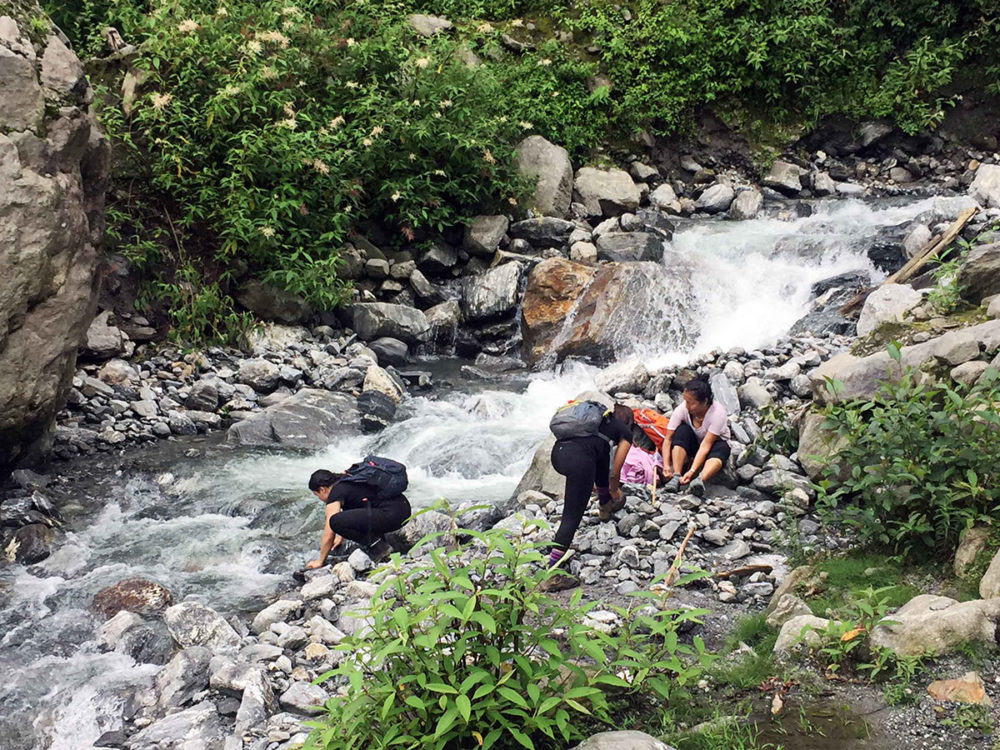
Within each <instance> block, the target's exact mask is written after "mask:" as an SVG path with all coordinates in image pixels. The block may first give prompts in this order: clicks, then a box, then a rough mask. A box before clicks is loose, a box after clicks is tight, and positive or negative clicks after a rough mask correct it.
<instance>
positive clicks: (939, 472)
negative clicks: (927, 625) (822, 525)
mask: <svg viewBox="0 0 1000 750" xmlns="http://www.w3.org/2000/svg"><path fill="white" fill-rule="evenodd" d="M890 351H891V353H892V354H893V355H894V357H895V358H896V360H897V361H898V360H899V351H898V349H896V348H894V347H890ZM834 385H835V386H836V384H834ZM998 404H1000V375H998V373H997V371H996V369H994V368H990V369H988V370H987V371H986V373H985V375H984V376H983V378H982V379H981V381H980V382H979V383H978V384H976V385H974V386H972V387H971V388H970V387H965V386H962V385H955V386H954V387H951V386H949V385H946V384H944V383H937V384H927V383H925V382H924V378H923V377H922V376H921V374H920V373H916V372H913V371H912V370H909V369H907V370H906V371H905V372H904V373H903V375H902V377H901V378H900V380H899V382H897V383H887V384H884V385H883V386H882V387H881V389H880V391H879V393H878V395H877V397H876V398H875V399H871V400H857V399H856V400H852V401H847V402H844V403H841V404H837V405H835V406H832V407H830V410H829V412H828V414H827V417H826V420H825V421H824V423H823V426H824V428H825V429H828V430H833V431H835V432H837V433H839V434H840V435H844V436H846V437H847V438H848V445H847V447H846V448H844V449H843V450H842V451H841V452H840V454H839V455H838V458H837V461H838V463H839V464H840V465H845V466H848V467H850V475H849V476H848V477H847V478H846V479H844V480H843V481H837V479H836V475H837V472H838V468H837V467H836V466H830V467H829V468H828V470H827V478H825V479H824V480H823V481H822V482H820V492H819V499H818V503H819V506H820V507H821V508H825V509H827V510H829V511H836V515H837V516H838V517H839V518H840V519H842V520H843V521H845V522H847V523H849V524H852V525H854V526H855V527H856V528H857V531H858V533H859V534H860V536H861V539H862V540H863V541H865V542H871V543H877V544H884V545H890V546H891V547H892V548H893V549H894V550H895V551H896V552H897V553H901V554H903V555H905V556H912V557H914V558H918V559H922V558H932V557H936V558H937V559H942V558H945V557H948V556H950V555H951V553H952V552H953V551H954V548H955V545H956V544H957V541H958V536H959V534H960V533H961V532H962V530H963V529H965V528H966V527H968V526H970V525H972V524H974V523H984V524H989V523H991V522H992V518H993V517H994V516H995V514H996V512H997V510H998V507H997V506H998V503H1000V439H998V433H997V430H998V429H1000V414H998V413H997V411H998Z"/></svg>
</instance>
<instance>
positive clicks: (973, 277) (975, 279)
mask: <svg viewBox="0 0 1000 750" xmlns="http://www.w3.org/2000/svg"><path fill="white" fill-rule="evenodd" d="M980 169H982V167H980ZM997 169H1000V167H997ZM957 283H958V288H959V290H960V291H961V293H962V296H963V297H964V298H965V299H967V300H969V301H970V302H974V303H975V304H977V305H978V304H980V303H981V302H982V301H983V300H984V299H985V298H986V297H991V296H993V295H994V294H1000V243H994V244H991V245H981V246H980V247H977V248H975V249H974V250H973V251H972V252H970V253H969V254H968V256H967V257H966V258H965V260H964V261H963V262H962V265H961V267H960V268H959V269H958V279H957Z"/></svg>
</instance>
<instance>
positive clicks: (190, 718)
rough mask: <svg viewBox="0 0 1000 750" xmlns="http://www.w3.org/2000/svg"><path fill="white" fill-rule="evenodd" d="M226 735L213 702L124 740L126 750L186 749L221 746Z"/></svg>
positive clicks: (166, 718)
mask: <svg viewBox="0 0 1000 750" xmlns="http://www.w3.org/2000/svg"><path fill="white" fill-rule="evenodd" d="M225 736H226V731H225V728H224V727H223V726H222V720H221V719H220V718H219V712H218V711H217V710H216V708H215V704H214V703H213V702H212V701H209V700H204V701H202V702H201V703H197V704H195V705H194V706H191V708H187V709H185V710H183V711H180V712H178V713H175V714H170V715H169V716H165V717H164V718H162V719H160V720H159V721H156V722H153V723H152V724H150V725H149V726H148V727H146V728H145V729H143V730H142V731H141V732H138V733H136V734H134V735H132V736H131V737H129V738H128V739H127V740H126V741H125V747H126V748H127V750H184V749H185V748H191V747H204V748H210V747H213V748H214V747H222V743H223V741H224V738H225Z"/></svg>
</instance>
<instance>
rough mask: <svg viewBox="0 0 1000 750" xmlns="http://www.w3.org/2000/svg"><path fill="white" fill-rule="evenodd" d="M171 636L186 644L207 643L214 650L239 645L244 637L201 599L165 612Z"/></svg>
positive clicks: (199, 644)
mask: <svg viewBox="0 0 1000 750" xmlns="http://www.w3.org/2000/svg"><path fill="white" fill-rule="evenodd" d="M163 621H164V622H165V623H166V624H167V629H168V630H169V631H170V635H171V636H173V639H174V640H175V641H177V643H179V644H180V645H181V646H182V647H185V648H187V647H189V646H205V647H206V648H208V649H212V650H214V651H225V650H229V649H235V648H238V647H239V645H240V637H239V635H238V634H237V633H236V631H235V630H233V626H232V625H230V624H229V623H228V622H226V621H225V619H223V617H222V615H220V614H219V613H218V612H216V611H215V610H213V609H209V608H208V607H206V606H204V605H202V604H198V603H197V602H181V603H180V604H175V605H174V606H172V607H170V608H168V609H167V610H166V611H165V612H164V613H163Z"/></svg>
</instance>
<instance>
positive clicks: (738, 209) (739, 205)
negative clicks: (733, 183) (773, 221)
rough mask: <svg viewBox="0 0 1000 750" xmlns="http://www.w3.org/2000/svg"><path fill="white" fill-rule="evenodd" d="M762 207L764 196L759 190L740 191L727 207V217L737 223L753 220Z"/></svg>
mask: <svg viewBox="0 0 1000 750" xmlns="http://www.w3.org/2000/svg"><path fill="white" fill-rule="evenodd" d="M763 206H764V196H763V195H762V194H761V192H760V191H759V190H741V191H740V192H739V193H737V194H736V198H735V199H734V200H733V203H732V205H731V206H730V207H729V215H730V216H732V217H733V218H734V219H737V220H739V221H744V220H746V219H755V218H757V214H759V213H760V209H761V208H763Z"/></svg>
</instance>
